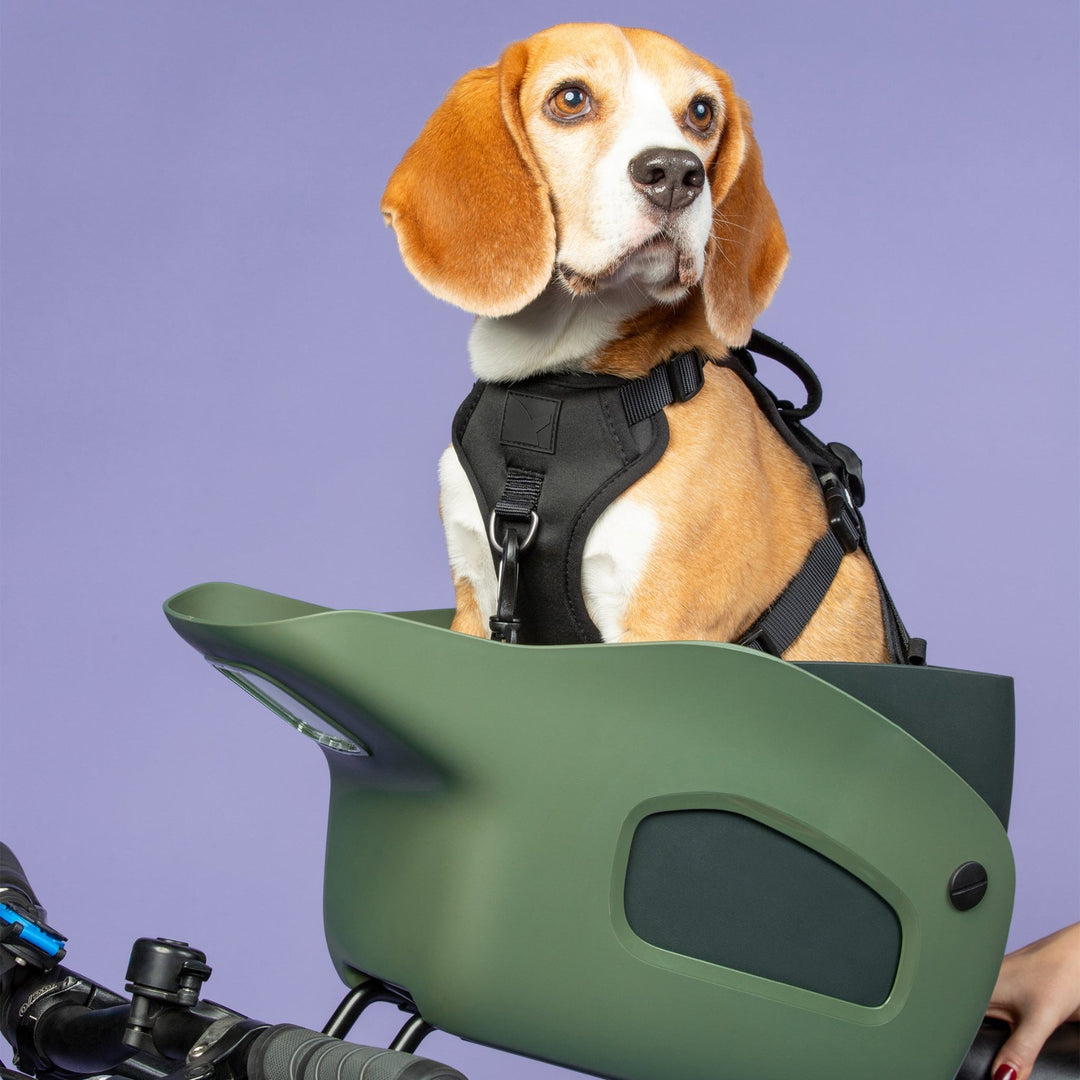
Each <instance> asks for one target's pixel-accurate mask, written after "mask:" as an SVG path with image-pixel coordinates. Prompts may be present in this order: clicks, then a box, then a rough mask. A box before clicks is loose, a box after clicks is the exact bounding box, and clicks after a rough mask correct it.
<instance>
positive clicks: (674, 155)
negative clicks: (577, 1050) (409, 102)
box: [382, 24, 787, 346]
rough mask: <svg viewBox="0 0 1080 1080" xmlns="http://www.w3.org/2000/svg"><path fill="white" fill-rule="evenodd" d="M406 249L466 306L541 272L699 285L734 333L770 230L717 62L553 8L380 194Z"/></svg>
mask: <svg viewBox="0 0 1080 1080" xmlns="http://www.w3.org/2000/svg"><path fill="white" fill-rule="evenodd" d="M382 210H383V214H384V216H385V217H386V220H387V222H388V223H389V224H391V225H392V226H393V227H394V230H395V232H396V234H397V239H398V243H399V245H400V248H401V254H402V257H403V258H404V260H405V264H406V266H408V268H409V270H410V271H411V272H412V273H413V274H414V275H415V276H416V278H417V279H418V280H419V281H420V283H421V284H422V285H424V286H425V288H427V289H428V290H429V291H430V292H432V293H434V295H435V296H438V297H440V298H441V299H443V300H447V301H449V302H450V303H453V304H456V305H458V306H459V307H462V308H465V309H466V310H467V311H471V312H474V313H476V314H478V315H489V316H502V315H509V314H513V313H514V312H517V311H520V310H521V309H522V308H523V307H525V306H526V305H527V304H529V303H530V302H531V301H533V300H535V299H536V298H537V297H538V296H539V295H540V294H541V293H542V292H543V291H544V290H545V289H546V288H547V287H548V286H549V285H550V284H551V283H552V281H553V280H555V281H557V282H559V283H561V284H562V285H563V286H565V287H566V288H567V289H569V290H570V291H571V292H572V293H575V294H579V295H582V294H587V293H592V292H603V291H604V290H606V289H615V288H621V287H624V286H626V285H628V284H629V285H631V286H632V287H633V288H635V289H639V290H641V291H642V292H643V293H644V294H645V295H646V296H647V297H649V298H650V299H651V300H653V301H657V302H674V301H677V300H679V299H680V298H682V297H683V296H684V295H685V294H686V293H687V292H689V291H690V290H691V289H692V288H694V287H696V286H698V285H700V286H701V289H702V293H703V296H704V301H705V310H706V315H707V317H708V321H709V325H710V328H711V329H712V331H713V333H715V334H716V336H717V337H718V338H720V339H721V340H722V341H724V342H725V343H727V344H729V345H733V346H734V345H741V344H744V343H745V342H746V340H747V339H748V338H749V335H750V329H751V326H752V324H753V321H754V319H755V318H756V317H757V316H758V314H760V312H761V311H762V310H763V309H764V308H765V306H766V305H767V304H768V302H769V300H770V299H771V298H772V294H773V292H774V290H775V289H776V286H777V284H778V283H779V280H780V276H781V274H782V273H783V270H784V266H785V264H786V262H787V244H786V242H785V240H784V233H783V229H782V228H781V225H780V220H779V218H778V216H777V213H776V208H775V206H774V205H773V201H772V199H771V197H770V196H769V193H768V191H767V190H766V188H765V182H764V179H763V174H762V166H761V156H760V154H759V152H758V148H757V144H756V143H755V141H754V137H753V134H752V132H751V128H750V115H749V110H748V109H747V107H746V105H745V103H744V102H743V101H742V100H741V99H740V98H739V97H737V96H736V94H735V92H734V89H733V87H732V84H731V80H730V78H729V77H728V76H727V75H726V74H725V73H724V72H723V71H721V70H720V69H719V68H717V67H715V66H713V65H712V64H710V63H709V62H708V61H706V60H703V59H701V57H699V56H695V55H694V54H693V53H691V52H689V51H688V50H687V49H685V48H683V46H681V45H679V44H678V43H677V42H675V41H672V40H671V39H670V38H667V37H664V36H663V35H662V34H657V33H654V32H653V31H650V30H636V29H620V28H618V27H613V26H606V25H600V24H568V25H563V26H556V27H553V28H551V29H550V30H545V31H543V32H542V33H539V34H536V35H534V36H533V37H531V38H528V39H526V40H525V41H520V42H517V43H515V44H513V45H511V46H510V47H509V48H508V49H507V50H506V51H505V52H504V53H503V55H502V57H501V58H500V60H499V62H498V63H497V64H495V65H494V66H492V67H486V68H479V69H477V70H476V71H472V72H470V73H469V74H467V75H465V76H463V77H462V78H461V79H459V80H458V82H457V83H456V84H455V85H454V86H453V88H452V89H451V90H450V93H449V94H448V95H447V97H446V100H445V101H444V102H443V103H442V104H441V105H440V106H439V108H438V109H437V110H436V111H435V113H434V114H433V115H432V117H431V118H430V119H429V120H428V122H427V125H426V126H425V127H424V130H423V131H422V132H421V134H420V136H419V138H418V139H417V140H416V142H415V143H414V144H413V145H412V146H411V147H410V149H409V150H408V152H407V153H406V154H405V157H404V158H403V160H402V161H401V164H400V165H398V167H397V169H396V170H395V171H394V173H393V175H392V176H391V178H390V182H389V184H388V185H387V188H386V192H385V194H384V196H383V202H382Z"/></svg>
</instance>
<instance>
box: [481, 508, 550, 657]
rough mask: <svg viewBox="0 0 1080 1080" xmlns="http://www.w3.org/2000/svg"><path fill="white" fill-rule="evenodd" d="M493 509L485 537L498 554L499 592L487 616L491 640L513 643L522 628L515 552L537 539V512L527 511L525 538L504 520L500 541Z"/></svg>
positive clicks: (538, 524) (538, 519)
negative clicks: (490, 612)
mask: <svg viewBox="0 0 1080 1080" xmlns="http://www.w3.org/2000/svg"><path fill="white" fill-rule="evenodd" d="M497 516H498V515H497V513H496V511H494V510H492V512H491V518H490V519H489V521H488V539H489V540H490V541H491V547H492V550H493V551H494V552H495V553H496V555H498V556H499V592H498V599H497V601H496V604H495V614H494V615H492V616H491V618H490V619H489V620H488V625H489V626H490V627H491V640H492V641H504V642H506V643H507V644H508V645H516V644H517V640H518V634H519V633H520V632H521V619H520V618H519V617H518V614H517V594H518V570H519V566H520V564H519V562H518V556H519V555H520V554H521V553H522V552H523V551H526V550H527V549H528V548H529V546H530V545H531V544H532V542H533V541H534V540H535V539H536V532H537V530H538V529H539V527H540V515H539V514H538V513H537V512H536V511H535V510H530V511H529V528H528V532H527V533H526V534H525V537H524V539H522V538H521V535H520V533H519V532H518V530H517V529H516V528H515V527H514V525H513V524H511V523H507V524H506V527H505V528H504V529H503V537H502V542H501V543H500V542H499V539H498V537H497V536H496V534H495V528H496V519H497Z"/></svg>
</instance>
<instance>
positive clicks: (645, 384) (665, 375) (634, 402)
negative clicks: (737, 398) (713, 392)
mask: <svg viewBox="0 0 1080 1080" xmlns="http://www.w3.org/2000/svg"><path fill="white" fill-rule="evenodd" d="M704 367H705V358H704V357H703V356H702V355H701V354H700V353H699V352H698V351H697V350H696V349H691V350H690V351H689V352H684V353H679V355H678V356H676V357H673V358H672V359H671V360H668V361H667V362H666V363H664V364H657V365H656V367H654V368H653V369H652V370H651V371H650V372H649V374H648V375H646V376H644V377H643V378H640V379H632V380H630V381H629V382H626V383H624V384H623V385H622V386H621V387H619V397H620V398H621V399H622V404H623V408H624V409H625V410H626V420H627V423H629V424H636V423H638V422H639V421H641V420H645V419H647V418H648V417H650V416H655V415H656V414H657V413H658V412H660V410H661V409H664V408H666V407H667V406H668V405H671V404H672V403H673V402H676V401H689V400H690V399H691V398H692V397H693V396H694V395H695V394H696V393H697V392H698V391H699V390H700V389H701V388H702V387H703V386H704V385H705V374H704V370H703V369H704Z"/></svg>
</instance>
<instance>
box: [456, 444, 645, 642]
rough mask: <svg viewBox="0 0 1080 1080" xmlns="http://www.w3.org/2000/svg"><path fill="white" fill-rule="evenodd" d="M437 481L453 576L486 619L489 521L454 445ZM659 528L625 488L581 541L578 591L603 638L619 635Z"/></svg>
mask: <svg viewBox="0 0 1080 1080" xmlns="http://www.w3.org/2000/svg"><path fill="white" fill-rule="evenodd" d="M439 482H440V485H441V500H442V517H443V528H444V530H445V532H446V548H447V552H448V554H449V556H450V568H451V571H452V572H453V575H454V577H455V579H464V580H465V581H467V582H468V583H469V584H470V585H471V586H472V588H473V591H474V593H475V594H476V600H477V604H478V605H479V608H480V611H481V613H482V615H483V618H484V622H485V624H486V622H487V620H488V618H490V616H491V615H493V614H494V613H495V602H496V591H497V580H496V575H495V568H494V565H493V563H492V558H491V548H490V546H489V545H488V539H487V526H486V524H485V522H484V521H483V519H482V517H481V514H480V508H479V506H477V503H476V498H475V497H474V495H473V491H472V486H471V485H470V484H469V478H468V476H466V474H465V470H464V469H463V468H462V467H461V462H460V461H458V457H457V454H456V453H455V451H454V448H453V447H452V446H451V447H449V448H447V450H446V451H445V452H444V454H443V456H442V459H441V460H440V462H439ZM541 527H542V526H541ZM659 528H660V522H659V519H658V518H657V516H656V514H655V513H654V512H653V511H652V510H651V509H650V508H649V507H647V506H644V505H642V504H641V503H638V502H635V501H634V499H633V497H632V496H631V495H629V494H625V495H622V496H620V497H619V498H618V499H616V500H615V502H613V503H612V504H611V505H610V506H609V507H608V508H607V509H606V510H605V511H604V512H603V513H602V514H601V515H600V517H599V518H598V519H597V522H596V524H595V525H594V526H593V528H592V531H591V532H590V533H589V536H588V539H587V540H586V541H585V553H584V557H583V560H582V570H581V577H582V591H583V593H584V595H585V606H586V608H587V609H588V612H589V616H590V617H591V618H592V620H593V622H594V623H596V626H597V628H598V629H599V631H600V635H601V637H602V638H603V639H604V641H619V640H620V639H621V638H622V635H623V632H624V629H625V617H626V610H627V607H628V605H629V603H630V600H631V599H632V597H633V595H634V591H635V589H636V587H637V584H638V582H639V581H640V579H641V574H642V572H643V570H644V567H645V564H646V561H647V559H648V556H649V553H650V551H651V550H652V548H653V545H654V544H655V542H656V537H657V534H658V532H659Z"/></svg>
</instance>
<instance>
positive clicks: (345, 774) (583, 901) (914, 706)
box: [165, 583, 1014, 1080]
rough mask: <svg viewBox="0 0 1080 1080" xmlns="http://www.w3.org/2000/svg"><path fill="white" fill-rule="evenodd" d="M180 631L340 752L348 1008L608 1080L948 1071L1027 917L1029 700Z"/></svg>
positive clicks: (947, 675)
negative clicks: (407, 1020) (1015, 857)
mask: <svg viewBox="0 0 1080 1080" xmlns="http://www.w3.org/2000/svg"><path fill="white" fill-rule="evenodd" d="M165 610H166V613H167V615H168V617H169V620H170V622H171V623H172V625H173V627H174V628H175V629H176V630H177V632H178V633H179V634H180V635H181V636H182V637H183V638H184V639H185V640H186V641H188V642H189V643H190V644H191V645H193V646H194V647H195V648H196V649H198V650H199V651H200V652H201V653H203V654H204V655H205V656H206V658H207V659H208V660H210V662H211V663H212V664H214V665H215V666H217V667H218V668H219V669H221V670H222V671H223V673H224V674H226V675H227V676H228V677H229V678H230V679H231V680H232V681H233V682H236V683H237V684H239V685H241V686H242V687H243V688H244V689H246V690H248V691H249V692H250V693H252V694H253V695H254V696H255V697H256V698H257V699H258V700H260V701H261V702H262V703H263V704H265V705H268V706H269V707H270V708H271V709H273V710H274V711H275V712H277V713H278V714H279V715H281V716H284V717H285V718H286V719H288V720H290V722H292V723H293V724H294V725H295V726H297V727H299V728H300V729H301V730H302V731H304V732H305V733H306V734H309V735H312V736H313V737H314V738H315V739H316V740H317V741H318V742H319V743H320V744H321V745H322V747H323V750H324V751H325V754H326V758H327V761H328V762H329V765H330V778H331V784H330V814H329V828H328V835H327V846H326V875H325V894H324V895H325V900H324V905H325V910H324V919H325V928H326V940H327V944H328V946H329V949H330V954H331V957H332V959H333V962H334V964H335V966H336V968H337V970H338V972H339V973H340V975H341V977H342V979H343V980H344V981H345V982H346V983H347V984H349V985H357V984H358V983H361V982H363V981H364V979H365V976H373V977H375V978H378V979H380V980H382V981H384V982H386V983H387V984H389V985H391V986H394V987H396V988H399V989H401V990H404V991H405V992H407V994H408V995H409V996H410V997H411V998H412V1000H413V1001H414V1002H415V1004H416V1006H417V1008H418V1009H419V1011H420V1014H421V1015H422V1016H423V1017H424V1018H425V1019H426V1020H427V1021H428V1022H429V1023H431V1024H433V1025H434V1026H436V1027H438V1028H441V1029H442V1030H444V1031H448V1032H452V1033H454V1034H456V1035H460V1036H462V1037H464V1038H466V1039H470V1040H473V1041H476V1042H480V1043H486V1044H489V1045H492V1046H497V1047H500V1048H502V1049H506V1050H509V1051H512V1052H514V1053H518V1054H524V1055H527V1056H530V1057H534V1058H539V1059H542V1060H546V1061H551V1062H555V1063H558V1064H561V1065H565V1066H568V1067H571V1068H574V1069H579V1070H582V1071H584V1072H588V1073H593V1074H595V1075H598V1076H604V1077H612V1078H617V1080H674V1078H678V1080H794V1078H795V1077H798V1078H800V1080H868V1078H870V1077H874V1078H875V1080H890V1078H895V1080H901V1078H903V1080H910V1078H911V1077H918V1078H919V1080H952V1078H953V1076H954V1075H955V1073H956V1070H957V1068H958V1067H959V1065H960V1063H961V1061H962V1060H963V1057H964V1054H965V1051H966V1050H967V1047H968V1045H969V1044H970V1042H971V1039H972V1037H973V1035H974V1033H975V1031H976V1029H977V1028H978V1026H979V1022H980V1019H981V1017H982V1014H983V1010H984V1008H985V1006H986V1003H987V1001H988V999H989V997H990V993H991V990H992V988H993V985H994V980H995V977H996V974H997V970H998V967H999V964H1000V962H1001V956H1002V953H1003V950H1004V945H1005V939H1006V933H1007V930H1008V926H1009V918H1010V915H1011V910H1012V899H1013V884H1014V870H1013V861H1012V854H1011V851H1010V848H1009V843H1008V839H1007V837H1006V832H1005V827H1006V825H1007V817H1008V809H1009V800H1010V796H1011V785H1012V760H1013V697H1012V681H1011V679H1008V678H1005V677H1002V676H997V675H986V674H978V673H974V672H967V671H954V670H949V669H944V668H930V667H926V668H916V667H900V666H891V665H877V664H834V663H813V664H793V663H786V662H784V661H782V660H777V659H774V658H771V657H768V656H765V655H763V654H761V653H759V652H754V651H750V650H747V649H743V648H740V647H738V646H733V645H721V644H714V643H705V642H660V643H650V644H625V645H572V646H541V647H531V646H526V645H503V644H499V643H495V642H490V641H483V640H479V639H477V638H472V637H467V636H464V635H461V634H456V633H453V632H452V631H450V630H449V629H448V627H449V621H450V615H451V613H450V612H448V611H428V612H413V613H405V614H397V615H386V614H377V613H374V612H369V611H335V610H330V609H327V608H323V607H318V606H316V605H313V604H307V603H303V602H301V601H298V600H291V599H288V598H286V597H282V596H276V595H274V594H272V593H266V592H261V591H258V590H255V589H248V588H245V587H243V586H239V585H230V584H222V583H212V584H207V585H200V586H197V587H195V588H193V589H189V590H187V591H185V592H182V593H180V594H179V595H177V596H175V597H173V598H172V599H171V600H169V601H168V602H167V604H166V605H165ZM984 886H985V892H984Z"/></svg>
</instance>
